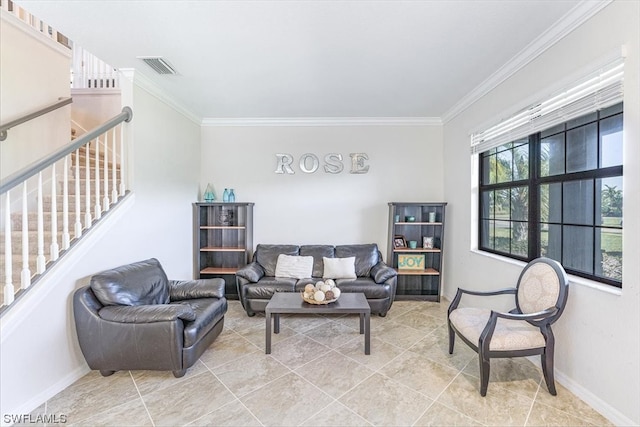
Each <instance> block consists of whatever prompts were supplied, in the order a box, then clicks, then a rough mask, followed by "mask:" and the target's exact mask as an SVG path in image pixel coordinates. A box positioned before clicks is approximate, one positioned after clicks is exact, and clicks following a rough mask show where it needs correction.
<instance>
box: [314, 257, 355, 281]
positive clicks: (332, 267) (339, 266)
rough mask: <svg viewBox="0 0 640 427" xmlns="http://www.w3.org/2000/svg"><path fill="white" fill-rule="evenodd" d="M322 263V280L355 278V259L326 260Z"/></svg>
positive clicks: (325, 258)
mask: <svg viewBox="0 0 640 427" xmlns="http://www.w3.org/2000/svg"><path fill="white" fill-rule="evenodd" d="M322 261H323V262H324V273H323V274H322V278H323V279H355V278H356V264H355V261H356V257H348V258H327V257H324V258H323V259H322Z"/></svg>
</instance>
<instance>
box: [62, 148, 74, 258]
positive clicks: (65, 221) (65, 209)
mask: <svg viewBox="0 0 640 427" xmlns="http://www.w3.org/2000/svg"><path fill="white" fill-rule="evenodd" d="M68 187H69V156H65V158H64V170H63V173H62V250H65V251H66V250H67V249H69V246H70V245H71V236H70V235H69V188H68ZM76 198H77V196H76Z"/></svg>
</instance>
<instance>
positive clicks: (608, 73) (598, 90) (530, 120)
mask: <svg viewBox="0 0 640 427" xmlns="http://www.w3.org/2000/svg"><path fill="white" fill-rule="evenodd" d="M623 82H624V58H620V59H618V60H616V61H614V62H612V63H610V64H608V65H607V66H605V67H602V68H601V69H600V70H599V71H598V72H596V73H593V74H591V75H590V76H588V77H586V78H584V79H582V80H581V81H579V82H576V83H574V84H573V85H571V86H570V87H568V88H567V89H565V90H562V91H560V92H558V93H556V94H555V95H552V96H551V97H549V98H548V99H546V100H544V101H540V102H537V103H535V104H534V105H531V106H529V107H528V108H525V109H524V110H522V111H520V112H518V113H516V114H514V115H513V116H512V117H510V118H508V119H505V120H503V121H501V122H500V123H498V124H496V125H494V126H491V127H490V128H488V129H486V130H484V131H482V132H477V133H474V134H472V135H471V154H476V153H482V152H484V151H487V150H489V149H491V148H494V147H498V146H500V145H503V144H506V143H508V142H511V141H515V140H517V139H520V138H524V137H526V136H528V135H531V134H533V133H536V132H540V131H542V130H545V129H548V128H550V127H553V126H555V125H557V124H560V123H563V122H566V121H568V120H571V119H575V118H577V117H580V116H583V115H585V114H588V113H592V112H594V111H597V110H600V109H602V108H606V107H609V106H611V105H614V104H617V103H619V102H622V100H623V95H624V91H623V89H624V88H623Z"/></svg>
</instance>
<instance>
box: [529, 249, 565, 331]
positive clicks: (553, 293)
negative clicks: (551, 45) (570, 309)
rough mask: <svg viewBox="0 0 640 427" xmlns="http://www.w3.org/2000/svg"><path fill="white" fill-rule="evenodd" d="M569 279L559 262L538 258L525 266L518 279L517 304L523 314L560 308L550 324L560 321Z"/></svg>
mask: <svg viewBox="0 0 640 427" xmlns="http://www.w3.org/2000/svg"><path fill="white" fill-rule="evenodd" d="M568 290H569V278H568V277H567V273H566V272H565V271H564V268H562V265H560V263H559V262H557V261H554V260H552V259H550V258H544V257H542V258H536V259H534V260H533V261H531V262H530V263H529V264H527V265H526V266H525V268H524V269H523V270H522V272H521V273H520V277H519V278H518V292H517V294H516V304H517V307H518V310H520V312H521V313H523V314H530V313H536V312H539V311H543V310H546V309H547V308H549V307H556V308H558V312H557V314H556V315H555V316H553V318H551V320H550V323H553V322H555V321H556V320H558V318H559V317H560V315H561V314H562V311H563V310H564V306H565V304H566V302H567V294H568Z"/></svg>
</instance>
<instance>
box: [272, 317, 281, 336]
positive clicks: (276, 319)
mask: <svg viewBox="0 0 640 427" xmlns="http://www.w3.org/2000/svg"><path fill="white" fill-rule="evenodd" d="M273 333H274V334H279V333H280V315H279V314H278V313H273Z"/></svg>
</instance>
